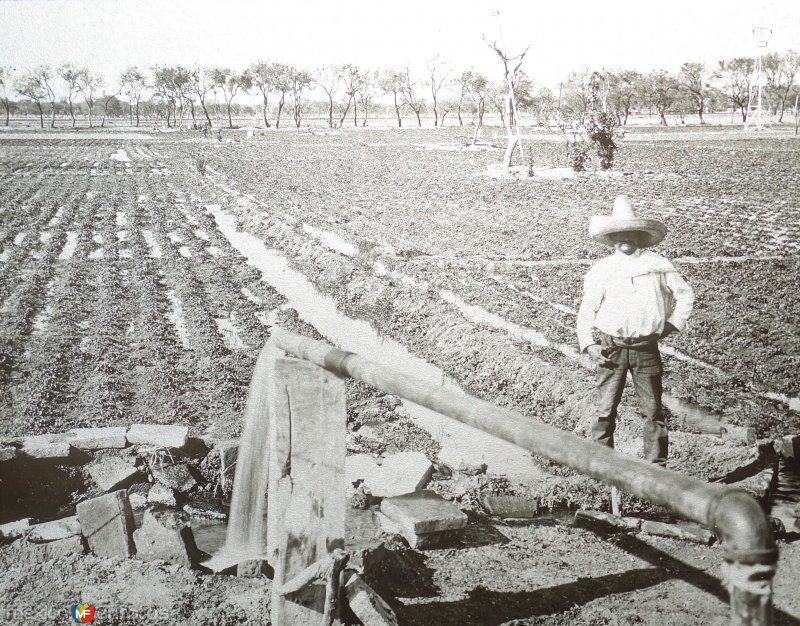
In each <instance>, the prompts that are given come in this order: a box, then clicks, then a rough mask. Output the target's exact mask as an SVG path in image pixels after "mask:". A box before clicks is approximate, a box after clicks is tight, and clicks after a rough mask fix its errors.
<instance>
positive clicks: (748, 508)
mask: <svg viewBox="0 0 800 626" xmlns="http://www.w3.org/2000/svg"><path fill="white" fill-rule="evenodd" d="M707 519H708V521H709V525H710V526H711V528H712V529H713V530H714V532H715V533H717V535H718V536H719V538H720V539H721V540H722V550H723V556H724V557H725V560H727V561H729V562H732V563H741V564H744V565H773V564H775V563H776V562H777V560H778V548H777V546H776V545H775V539H774V538H773V536H772V528H771V527H770V524H769V520H767V516H766V515H765V514H764V511H763V510H762V509H761V506H760V505H759V504H758V502H756V501H755V499H754V498H753V497H752V496H751V495H750V494H748V493H747V492H746V491H744V490H741V489H729V490H726V491H724V492H722V493H721V494H719V495H718V496H716V497H715V498H714V499H713V500H712V501H711V503H710V504H709V507H708V517H707Z"/></svg>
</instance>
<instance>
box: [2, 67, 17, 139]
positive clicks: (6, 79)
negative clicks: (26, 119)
mask: <svg viewBox="0 0 800 626" xmlns="http://www.w3.org/2000/svg"><path fill="white" fill-rule="evenodd" d="M13 71H14V70H13V69H12V68H10V67H7V66H4V65H0V102H2V103H3V108H4V109H5V110H6V126H8V123H9V118H10V117H11V101H10V100H9V99H8V87H9V85H10V84H11V83H12V80H11V74H12V73H13Z"/></svg>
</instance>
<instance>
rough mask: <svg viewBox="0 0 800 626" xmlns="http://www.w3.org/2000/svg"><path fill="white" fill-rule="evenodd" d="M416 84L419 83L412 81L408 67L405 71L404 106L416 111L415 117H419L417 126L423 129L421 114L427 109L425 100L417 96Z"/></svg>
mask: <svg viewBox="0 0 800 626" xmlns="http://www.w3.org/2000/svg"><path fill="white" fill-rule="evenodd" d="M416 84H417V83H416V82H415V81H413V80H411V70H410V69H409V68H408V67H406V69H405V70H403V83H402V95H403V104H405V105H406V106H407V107H408V108H409V109H411V110H412V111H414V115H416V116H417V125H418V126H420V127H422V118H421V117H420V114H421V113H422V109H423V108H424V107H425V100H424V99H423V98H420V97H419V96H418V95H417V92H416V90H415V87H416Z"/></svg>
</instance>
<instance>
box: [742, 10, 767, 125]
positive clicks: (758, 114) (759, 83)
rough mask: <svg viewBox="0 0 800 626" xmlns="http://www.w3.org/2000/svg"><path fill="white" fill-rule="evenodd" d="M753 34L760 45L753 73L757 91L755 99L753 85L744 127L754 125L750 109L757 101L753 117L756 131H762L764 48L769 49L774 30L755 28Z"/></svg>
mask: <svg viewBox="0 0 800 626" xmlns="http://www.w3.org/2000/svg"><path fill="white" fill-rule="evenodd" d="M753 34H754V35H755V36H756V42H757V45H758V57H757V58H756V67H755V71H754V72H753V76H754V78H755V83H756V89H757V91H756V93H755V97H754V94H753V85H750V94H749V97H748V99H747V118H746V119H745V122H744V127H745V128H749V127H750V126H751V125H752V124H753V120H751V115H750V109H751V108H752V106H753V101H754V100H755V105H756V110H755V115H753V116H752V117H753V118H755V120H754V121H755V128H756V130H762V129H763V128H764V119H763V118H764V110H763V108H762V105H761V98H762V88H763V83H764V65H763V56H764V48H766V47H767V43H768V41H769V36H770V35H771V34H772V29H771V28H768V27H766V26H755V27H753Z"/></svg>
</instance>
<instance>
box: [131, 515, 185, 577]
mask: <svg viewBox="0 0 800 626" xmlns="http://www.w3.org/2000/svg"><path fill="white" fill-rule="evenodd" d="M133 540H134V542H135V543H136V558H139V559H142V560H143V561H167V562H169V563H178V564H181V565H185V566H187V567H191V565H192V564H194V563H197V562H199V560H200V550H198V548H197V544H196V543H195V540H194V534H193V533H192V528H191V526H190V525H189V524H188V523H187V521H186V518H185V516H184V515H182V514H180V513H176V512H174V511H146V512H145V514H144V517H143V518H142V526H141V528H139V529H138V530H136V531H135V532H134V533H133Z"/></svg>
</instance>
